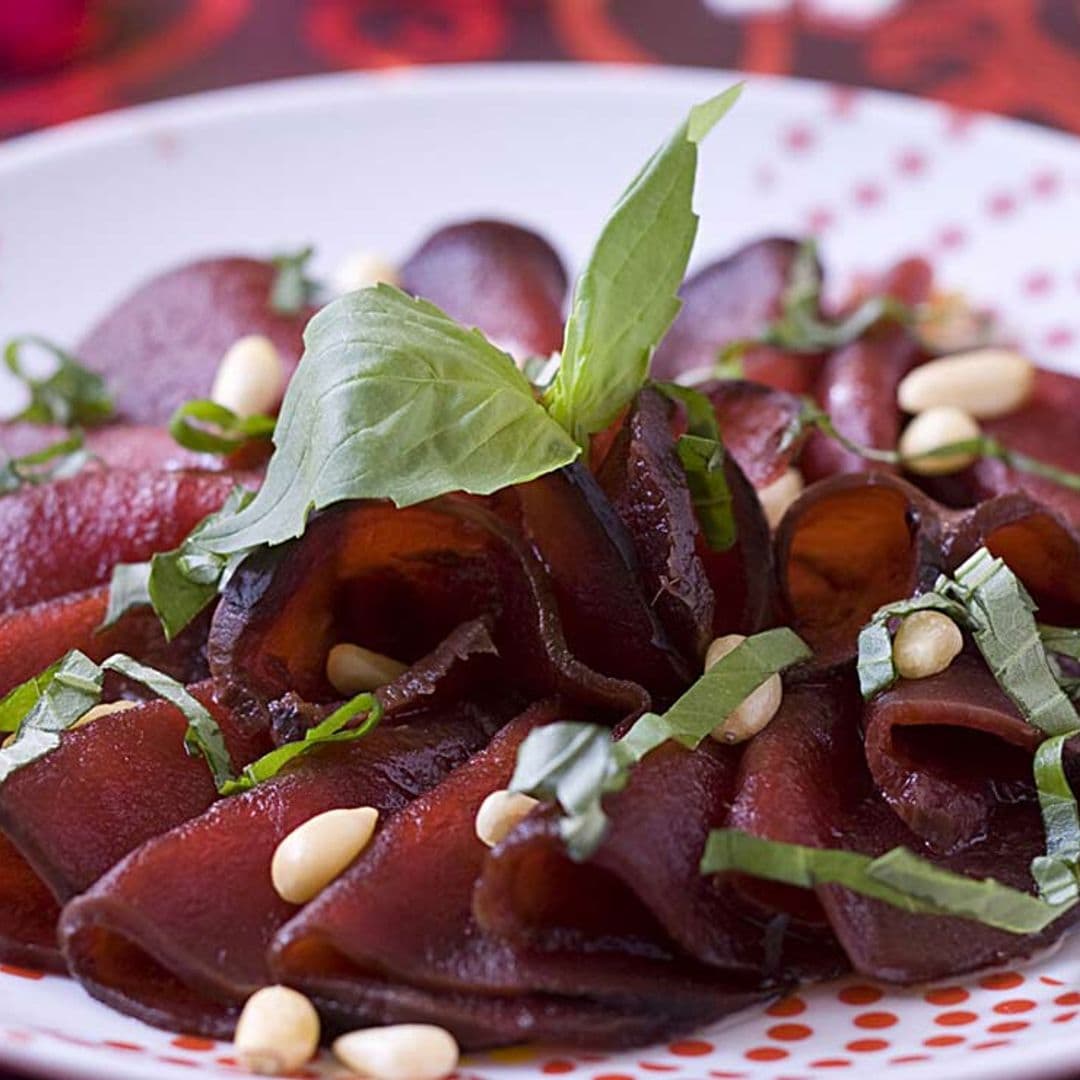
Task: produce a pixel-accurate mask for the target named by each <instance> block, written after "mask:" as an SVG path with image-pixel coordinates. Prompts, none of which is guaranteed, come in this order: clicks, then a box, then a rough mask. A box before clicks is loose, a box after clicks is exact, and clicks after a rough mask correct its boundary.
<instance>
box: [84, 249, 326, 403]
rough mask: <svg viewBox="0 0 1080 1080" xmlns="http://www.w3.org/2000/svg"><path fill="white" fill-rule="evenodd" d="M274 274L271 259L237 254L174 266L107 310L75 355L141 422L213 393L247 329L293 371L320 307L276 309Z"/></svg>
mask: <svg viewBox="0 0 1080 1080" xmlns="http://www.w3.org/2000/svg"><path fill="white" fill-rule="evenodd" d="M276 275H277V270H276V268H275V267H274V265H273V263H270V262H264V261H261V260H258V259H250V258H241V257H238V256H236V257H221V258H212V259H201V260H199V261H198V262H193V263H188V264H186V265H184V266H180V267H177V268H176V269H175V270H169V271H167V272H165V273H163V274H159V275H158V276H157V277H154V278H151V279H150V280H149V281H147V282H146V283H145V284H143V285H141V286H140V287H139V288H138V289H136V290H135V292H133V293H132V294H131V295H130V296H128V297H127V298H126V299H124V300H123V301H121V302H120V303H119V304H118V305H117V306H116V307H114V308H113V309H112V310H111V311H110V312H109V313H108V314H107V315H105V316H104V317H103V318H102V319H101V320H100V321H99V322H98V323H97V325H96V326H94V328H93V329H92V330H91V331H90V332H89V333H88V334H87V335H86V337H84V338H83V339H82V341H81V342H79V344H78V346H77V348H76V349H75V355H76V356H77V357H78V358H79V361H80V362H81V363H83V364H85V365H86V366H87V367H88V368H90V369H91V370H93V371H97V372H99V373H100V374H101V375H103V376H104V377H105V380H106V384H107V386H108V388H109V392H110V393H111V394H112V396H113V399H114V401H115V403H116V408H117V415H118V417H119V418H120V419H123V420H126V421H129V422H131V423H139V424H163V423H165V422H166V421H167V420H168V419H169V417H170V416H171V415H172V414H173V412H174V411H175V409H176V408H177V407H178V406H180V405H182V404H183V403H184V402H185V401H190V400H191V399H192V398H205V397H208V396H209V395H210V389H211V387H212V385H213V382H214V375H215V373H216V372H217V367H218V364H219V363H220V362H221V358H222V356H224V354H225V352H226V350H227V349H228V348H229V346H230V345H232V344H233V343H234V342H235V341H236V340H237V339H238V338H241V337H244V336H245V335H247V334H263V335H265V336H266V337H268V338H269V339H270V340H271V341H272V342H273V343H274V345H275V347H276V348H277V350H278V353H279V354H280V355H281V359H282V361H283V362H284V365H285V372H286V375H287V376H291V375H292V373H293V371H294V370H295V369H296V365H297V364H298V363H299V361H300V354H301V352H302V351H303V341H302V334H303V330H304V326H305V325H306V323H307V321H308V319H309V318H311V316H312V315H313V314H314V313H315V309H314V308H309V307H305V308H304V309H303V310H301V311H299V312H297V313H296V314H287V315H283V314H279V313H278V312H276V311H274V310H273V308H272V307H271V306H270V291H271V289H272V287H273V284H274V280H275V277H276ZM150 386H152V387H153V393H147V387H150Z"/></svg>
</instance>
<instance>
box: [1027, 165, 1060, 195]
mask: <svg viewBox="0 0 1080 1080" xmlns="http://www.w3.org/2000/svg"><path fill="white" fill-rule="evenodd" d="M1060 188H1061V177H1060V176H1058V174H1057V173H1055V172H1049V171H1047V172H1040V173H1036V174H1035V175H1034V176H1033V177H1032V178H1031V190H1032V191H1033V192H1035V194H1036V195H1038V196H1040V197H1041V198H1044V199H1045V198H1048V197H1049V196H1051V195H1056V194H1057V193H1058V191H1059V190H1060Z"/></svg>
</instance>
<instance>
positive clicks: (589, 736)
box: [510, 627, 811, 861]
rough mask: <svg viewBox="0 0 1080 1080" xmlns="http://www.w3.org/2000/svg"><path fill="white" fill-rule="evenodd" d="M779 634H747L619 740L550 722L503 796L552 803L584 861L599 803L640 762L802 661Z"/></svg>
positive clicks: (602, 827) (708, 726) (690, 740)
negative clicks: (518, 793) (661, 710)
mask: <svg viewBox="0 0 1080 1080" xmlns="http://www.w3.org/2000/svg"><path fill="white" fill-rule="evenodd" d="M810 655H811V654H810V650H809V649H808V648H807V647H806V645H805V643H804V642H803V641H802V640H801V639H800V638H799V637H798V635H797V634H795V633H793V632H792V631H791V630H789V629H787V628H786V627H781V628H780V629H777V630H767V631H765V632H764V633H762V634H755V635H754V636H753V637H750V638H747V639H746V640H745V641H744V642H742V643H741V644H740V645H738V646H737V647H736V648H735V649H733V650H732V651H731V652H730V653H728V654H727V656H725V657H723V658H722V659H721V660H720V661H719V662H718V663H716V664H714V665H713V666H712V667H711V668H709V670H708V671H707V672H705V674H704V675H702V676H701V678H700V679H698V680H697V682H695V683H694V685H693V686H691V687H690V689H689V690H687V691H686V693H685V694H683V695H682V697H680V698H679V699H678V700H677V701H676V702H675V704H674V705H672V706H671V708H670V709H669V710H668V711H667V712H666V713H664V715H663V716H658V715H657V714H656V713H645V715H643V716H642V717H640V718H639V719H638V720H637V721H636V722H635V723H634V724H633V726H632V727H631V728H630V730H629V731H627V733H626V734H625V735H624V736H623V737H622V738H621V739H618V740H616V739H614V738H612V734H611V732H610V730H608V729H607V728H605V727H601V726H600V725H598V724H584V723H569V722H557V723H554V724H547V725H545V726H544V727H541V728H537V729H536V730H535V731H532V732H530V733H529V735H528V736H527V737H526V739H525V741H524V742H523V743H522V744H521V746H520V748H519V749H518V757H517V765H516V767H515V769H514V775H513V777H512V779H511V781H510V790H511V791H522V792H525V793H526V794H529V795H532V796H533V797H534V798H537V799H542V800H546V801H549V802H557V803H558V804H559V806H560V807H561V808H562V810H563V812H564V816H563V818H562V820H561V821H560V824H559V828H560V832H561V835H562V837H563V841H564V842H565V844H566V848H567V852H568V854H569V855H570V857H571V858H573V859H576V860H578V861H581V860H584V859H587V858H588V857H589V856H590V855H591V854H592V853H593V852H594V851H595V850H596V848H597V846H598V845H599V844H600V841H601V840H602V839H603V837H604V833H605V831H606V830H607V824H608V819H607V815H606V814H605V813H604V808H603V805H602V800H603V797H604V796H605V795H608V794H611V793H613V792H615V791H619V790H621V789H622V788H623V787H625V785H626V783H627V781H628V780H629V778H630V772H631V770H632V769H633V767H634V765H636V764H637V763H638V762H639V761H641V760H642V758H644V757H645V755H646V754H648V753H649V752H650V751H652V750H655V749H656V748H657V747H658V746H660V745H661V744H662V743H665V742H667V741H668V740H669V739H674V740H675V741H677V742H679V743H681V744H682V745H683V746H686V747H687V748H690V749H693V748H694V747H696V746H698V745H699V744H700V742H701V741H702V740H703V739H704V738H706V736H708V735H709V733H710V732H712V731H713V730H714V729H715V728H717V727H718V726H720V725H721V724H722V723H723V721H724V719H725V718H726V717H727V716H730V715H731V713H732V712H734V711H735V709H736V708H738V706H739V705H740V704H741V703H742V702H743V701H745V700H746V698H748V697H749V696H750V695H751V694H752V693H753V692H754V691H755V690H756V689H757V688H758V687H759V686H761V684H762V683H764V682H765V681H766V679H768V678H770V677H771V676H773V675H775V674H777V673H778V672H780V671H783V670H784V669H785V668H788V667H790V666H791V665H792V664H797V663H800V662H801V661H803V660H806V659H808V658H809V657H810Z"/></svg>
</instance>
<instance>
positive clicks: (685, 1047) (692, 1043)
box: [668, 1039, 716, 1057]
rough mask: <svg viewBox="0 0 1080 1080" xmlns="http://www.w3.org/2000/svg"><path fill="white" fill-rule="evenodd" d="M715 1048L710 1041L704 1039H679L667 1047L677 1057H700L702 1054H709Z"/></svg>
mask: <svg viewBox="0 0 1080 1080" xmlns="http://www.w3.org/2000/svg"><path fill="white" fill-rule="evenodd" d="M715 1049H716V1047H714V1046H713V1044H712V1043H711V1042H706V1041H705V1040H704V1039H681V1040H680V1041H679V1042H673V1043H672V1044H671V1045H670V1046H669V1047H668V1050H670V1051H671V1053H673V1054H676V1055H678V1056H679V1057H702V1056H703V1055H704V1054H711V1053H712V1052H713V1050H715Z"/></svg>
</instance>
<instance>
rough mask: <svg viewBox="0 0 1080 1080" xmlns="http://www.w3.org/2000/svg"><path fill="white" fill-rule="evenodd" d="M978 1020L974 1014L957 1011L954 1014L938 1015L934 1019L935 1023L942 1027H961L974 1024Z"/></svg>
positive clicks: (944, 1013)
mask: <svg viewBox="0 0 1080 1080" xmlns="http://www.w3.org/2000/svg"><path fill="white" fill-rule="evenodd" d="M978 1019H979V1018H978V1017H977V1016H976V1015H975V1014H974V1013H973V1012H966V1011H965V1010H963V1009H955V1010H954V1011H952V1012H943V1013H938V1015H937V1016H935V1017H934V1023H935V1024H941V1026H942V1027H961V1026H962V1025H964V1024H974V1023H975V1021H976V1020H978Z"/></svg>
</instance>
